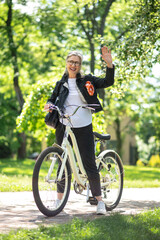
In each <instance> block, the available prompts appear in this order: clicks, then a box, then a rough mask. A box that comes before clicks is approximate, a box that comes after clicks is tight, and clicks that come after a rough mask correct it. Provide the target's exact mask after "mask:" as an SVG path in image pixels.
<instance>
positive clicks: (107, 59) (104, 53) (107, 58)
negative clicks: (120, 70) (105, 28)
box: [101, 46, 113, 68]
mask: <svg viewBox="0 0 160 240" xmlns="http://www.w3.org/2000/svg"><path fill="white" fill-rule="evenodd" d="M101 50H102V55H101V57H102V58H103V60H104V61H105V62H106V63H107V67H109V68H112V67H113V64H112V56H111V49H109V50H108V47H106V46H104V47H102V48H101Z"/></svg>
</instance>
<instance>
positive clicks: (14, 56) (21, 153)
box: [6, 0, 26, 159]
mask: <svg viewBox="0 0 160 240" xmlns="http://www.w3.org/2000/svg"><path fill="white" fill-rule="evenodd" d="M6 4H7V5H8V17H7V21H6V28H7V35H8V44H9V50H10V54H11V59H12V65H13V72H14V77H13V84H14V89H15V92H16V96H17V99H18V102H19V106H20V112H21V111H22V107H23V104H24V99H23V95H22V92H21V89H20V87H19V82H18V80H19V69H18V62H17V48H16V45H15V42H14V39H13V30H12V26H11V24H12V0H6ZM18 135H19V136H20V147H19V148H18V159H23V158H24V157H25V155H26V136H25V134H24V133H19V134H18Z"/></svg>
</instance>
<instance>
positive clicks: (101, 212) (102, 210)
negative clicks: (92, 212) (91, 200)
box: [97, 201, 106, 215]
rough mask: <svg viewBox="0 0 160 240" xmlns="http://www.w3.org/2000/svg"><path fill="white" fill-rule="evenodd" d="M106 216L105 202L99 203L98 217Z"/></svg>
mask: <svg viewBox="0 0 160 240" xmlns="http://www.w3.org/2000/svg"><path fill="white" fill-rule="evenodd" d="M105 214H106V206H105V204H104V202H103V201H99V202H98V205H97V215H105Z"/></svg>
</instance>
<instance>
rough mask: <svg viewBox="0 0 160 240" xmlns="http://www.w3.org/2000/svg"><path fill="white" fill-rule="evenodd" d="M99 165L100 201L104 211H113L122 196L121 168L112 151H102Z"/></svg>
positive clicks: (115, 154) (118, 158)
mask: <svg viewBox="0 0 160 240" xmlns="http://www.w3.org/2000/svg"><path fill="white" fill-rule="evenodd" d="M100 156H101V157H100V159H101V162H100V164H99V173H100V182H101V190H102V199H103V201H104V203H105V205H106V210H107V211H111V210H112V209H114V208H115V207H116V206H117V205H118V203H119V201H120V199H121V195H122V190H123V166H122V162H121V159H120V157H119V155H118V154H117V153H116V152H114V151H104V153H103V152H102V153H101V154H100Z"/></svg>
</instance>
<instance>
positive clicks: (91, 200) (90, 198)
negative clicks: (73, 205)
mask: <svg viewBox="0 0 160 240" xmlns="http://www.w3.org/2000/svg"><path fill="white" fill-rule="evenodd" d="M87 202H89V203H90V204H91V205H97V204H98V200H97V199H96V198H95V197H89V199H88V201H87Z"/></svg>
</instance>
